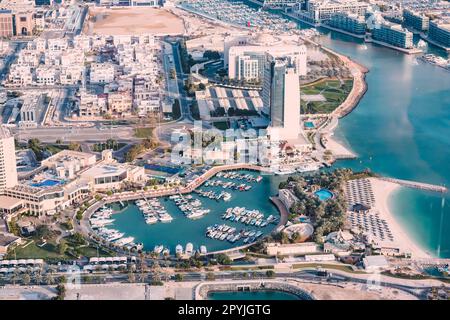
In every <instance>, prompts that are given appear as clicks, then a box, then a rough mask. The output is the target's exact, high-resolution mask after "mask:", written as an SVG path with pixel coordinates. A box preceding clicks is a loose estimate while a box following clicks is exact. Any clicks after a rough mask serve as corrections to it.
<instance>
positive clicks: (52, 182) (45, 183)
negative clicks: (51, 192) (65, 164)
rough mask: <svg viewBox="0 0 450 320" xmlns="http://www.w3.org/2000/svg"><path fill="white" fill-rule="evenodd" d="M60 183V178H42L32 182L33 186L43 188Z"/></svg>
mask: <svg viewBox="0 0 450 320" xmlns="http://www.w3.org/2000/svg"><path fill="white" fill-rule="evenodd" d="M59 184H62V181H59V180H53V179H46V180H42V181H41V182H37V183H32V184H31V186H32V187H37V188H42V187H54V186H57V185H59Z"/></svg>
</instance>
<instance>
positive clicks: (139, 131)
mask: <svg viewBox="0 0 450 320" xmlns="http://www.w3.org/2000/svg"><path fill="white" fill-rule="evenodd" d="M152 132H153V128H136V129H135V130H134V136H135V137H136V138H143V139H144V138H150V137H151V136H152Z"/></svg>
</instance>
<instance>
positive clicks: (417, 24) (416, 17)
mask: <svg viewBox="0 0 450 320" xmlns="http://www.w3.org/2000/svg"><path fill="white" fill-rule="evenodd" d="M403 22H404V24H405V26H407V27H411V28H413V29H414V30H417V31H421V32H422V31H427V30H428V28H429V26H430V18H428V17H427V16H426V15H424V14H421V13H419V12H416V11H412V10H409V9H404V10H403Z"/></svg>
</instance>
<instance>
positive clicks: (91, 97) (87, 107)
mask: <svg viewBox="0 0 450 320" xmlns="http://www.w3.org/2000/svg"><path fill="white" fill-rule="evenodd" d="M106 112H107V105H106V104H103V105H102V104H101V103H99V97H98V95H97V94H95V93H90V92H88V91H87V90H85V89H82V90H81V92H80V101H79V115H80V117H98V116H101V115H103V114H104V113H106Z"/></svg>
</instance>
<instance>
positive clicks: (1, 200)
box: [0, 196, 23, 210]
mask: <svg viewBox="0 0 450 320" xmlns="http://www.w3.org/2000/svg"><path fill="white" fill-rule="evenodd" d="M21 204H23V200H20V199H16V198H12V197H7V196H0V209H7V210H10V209H14V208H15V207H17V206H19V205H21Z"/></svg>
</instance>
